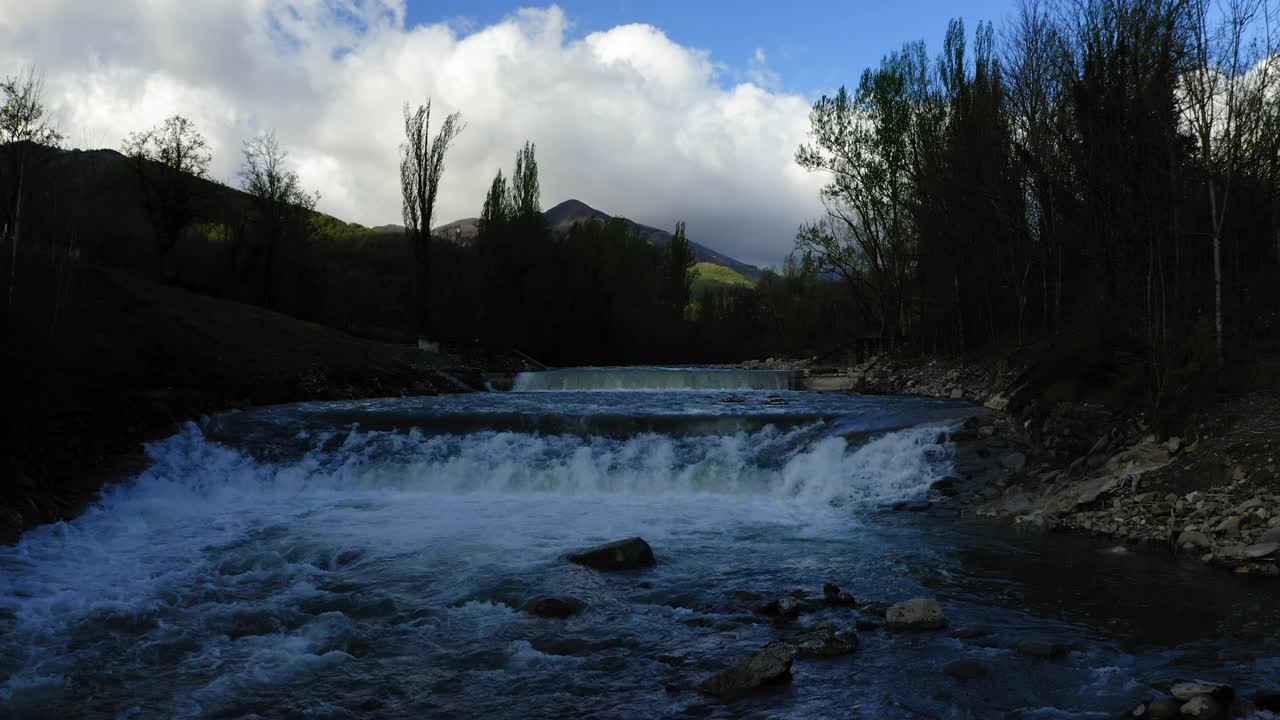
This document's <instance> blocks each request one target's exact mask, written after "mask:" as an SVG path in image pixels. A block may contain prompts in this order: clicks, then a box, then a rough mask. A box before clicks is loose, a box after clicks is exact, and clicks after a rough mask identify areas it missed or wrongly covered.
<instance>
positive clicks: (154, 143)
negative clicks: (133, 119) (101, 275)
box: [123, 115, 213, 257]
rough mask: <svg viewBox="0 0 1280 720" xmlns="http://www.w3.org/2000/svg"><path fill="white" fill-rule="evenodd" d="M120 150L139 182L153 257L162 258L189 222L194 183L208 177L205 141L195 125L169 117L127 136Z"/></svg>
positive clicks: (207, 151) (178, 117) (179, 116)
mask: <svg viewBox="0 0 1280 720" xmlns="http://www.w3.org/2000/svg"><path fill="white" fill-rule="evenodd" d="M123 150H124V154H125V155H127V156H128V157H129V158H131V159H132V160H133V161H134V168H135V169H136V170H137V172H138V177H139V179H140V180H141V182H142V186H143V193H144V197H145V199H146V204H147V208H148V210H149V211H150V213H151V219H152V224H153V225H154V226H155V229H156V237H157V239H158V241H159V242H158V243H157V254H158V255H160V256H161V257H163V256H164V255H166V254H167V253H168V252H169V250H171V249H172V248H173V246H174V245H175V244H176V243H177V242H178V236H179V234H180V233H181V232H182V228H183V227H185V226H186V225H187V223H188V222H190V221H191V217H192V214H193V211H192V208H191V200H192V195H193V189H194V185H195V182H194V181H196V180H200V179H204V178H206V177H208V173H209V163H210V162H211V161H212V159H213V156H212V155H211V154H210V153H209V142H208V141H207V140H205V137H204V135H202V134H200V132H199V131H198V130H197V129H196V126H195V123H193V122H191V121H190V120H188V119H187V118H185V117H183V116H181V115H173V116H171V117H169V118H168V119H166V120H165V121H164V122H163V123H161V124H160V125H157V126H156V127H153V128H151V129H150V130H144V131H142V132H132V133H129V136H128V137H126V138H125V140H124V147H123Z"/></svg>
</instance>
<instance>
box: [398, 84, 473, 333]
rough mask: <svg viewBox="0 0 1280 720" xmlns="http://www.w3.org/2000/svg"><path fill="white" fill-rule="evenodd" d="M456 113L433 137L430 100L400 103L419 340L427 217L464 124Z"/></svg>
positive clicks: (427, 276)
mask: <svg viewBox="0 0 1280 720" xmlns="http://www.w3.org/2000/svg"><path fill="white" fill-rule="evenodd" d="M461 118H462V115H461V114H460V113H456V112H455V113H451V114H449V115H448V116H446V117H445V119H444V122H443V123H441V124H440V129H439V130H438V131H437V132H436V136H435V138H434V139H432V138H431V137H430V131H431V100H430V99H428V100H427V103H426V104H425V105H419V106H418V108H417V109H416V110H413V111H410V109H409V105H408V103H405V106H404V135H405V142H404V143H403V144H402V145H401V146H400V193H401V197H402V200H403V203H402V208H403V214H404V225H405V233H406V234H407V235H408V236H409V242H410V243H411V244H412V246H413V259H414V295H415V298H414V317H415V323H416V325H417V331H418V338H419V343H421V342H423V341H424V339H425V338H426V337H428V333H429V332H430V330H431V220H432V217H433V215H434V214H435V206H436V194H437V193H439V191H440V180H441V178H442V177H443V176H444V156H445V153H447V152H448V151H449V145H450V144H451V143H452V142H453V141H454V139H456V138H457V137H458V134H459V133H461V132H462V130H463V128H464V127H465V126H464V125H463V124H462V122H461Z"/></svg>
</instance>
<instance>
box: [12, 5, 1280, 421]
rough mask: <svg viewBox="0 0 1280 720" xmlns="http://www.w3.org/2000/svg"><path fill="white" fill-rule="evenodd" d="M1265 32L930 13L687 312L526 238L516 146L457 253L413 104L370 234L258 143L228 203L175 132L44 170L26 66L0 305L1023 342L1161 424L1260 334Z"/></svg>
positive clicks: (1266, 12)
mask: <svg viewBox="0 0 1280 720" xmlns="http://www.w3.org/2000/svg"><path fill="white" fill-rule="evenodd" d="M1277 22H1280V17H1277V12H1276V8H1275V7H1274V3H1269V2H1266V1H1265V0H1230V1H1229V2H1226V3H1221V4H1219V3H1214V2H1210V0H1022V2H1021V3H1020V4H1017V5H1016V6H1012V7H1011V8H1010V15H1009V17H1008V18H1006V19H1005V20H1004V21H1003V22H1002V23H1000V24H998V25H997V24H994V23H989V22H984V23H979V24H977V26H976V27H974V28H972V32H970V31H969V29H967V28H966V26H965V24H964V23H963V22H962V21H960V20H954V21H952V22H951V24H950V25H949V27H948V28H947V31H946V35H945V41H944V42H943V45H942V47H941V48H937V49H932V50H931V49H930V48H927V47H926V46H925V44H924V43H923V42H922V41H911V42H907V43H905V44H904V45H902V47H901V48H900V49H899V50H896V51H893V52H891V53H889V54H888V55H886V56H885V57H884V58H883V60H882V61H881V63H880V64H879V65H878V66H877V67H872V68H867V69H865V70H864V71H863V72H862V74H861V77H860V78H859V79H858V81H857V83H856V84H852V85H850V86H848V87H842V88H840V89H838V90H836V91H834V92H832V93H830V94H828V95H824V96H822V97H820V98H819V99H817V100H816V101H815V102H814V104H813V106H812V111H811V114H810V133H809V137H808V139H807V140H806V141H805V142H804V143H803V144H801V145H800V146H799V147H798V148H797V151H796V162H797V163H798V164H799V165H800V166H801V167H803V168H805V169H808V170H810V171H813V172H815V173H820V174H821V176H822V177H823V178H825V179H826V181H827V184H826V185H825V187H824V188H823V190H822V200H823V203H824V205H825V207H826V210H827V212H826V214H825V216H823V217H820V218H813V219H811V220H810V221H809V222H807V223H805V224H804V225H802V226H801V227H800V228H799V230H798V232H797V235H796V237H795V239H794V249H793V251H792V253H791V255H790V256H789V257H788V259H787V260H786V262H785V263H784V264H783V265H782V267H780V268H775V269H771V270H769V271H767V272H765V274H764V276H763V277H762V278H761V279H760V281H759V282H757V283H755V285H754V287H752V286H742V285H716V284H712V285H710V286H707V285H705V284H704V285H703V289H702V290H700V291H699V292H694V290H693V287H694V281H695V277H696V274H697V273H696V271H695V270H694V269H693V257H692V254H691V253H690V251H689V246H688V240H687V233H686V229H685V228H684V226H683V224H682V223H678V224H676V227H675V237H676V240H674V241H672V242H671V243H669V244H667V245H661V246H659V245H656V244H653V243H651V242H649V241H648V240H647V239H646V238H645V237H643V236H642V235H640V234H638V233H636V232H634V231H630V230H628V228H627V226H626V225H625V224H624V223H622V222H620V221H609V222H602V221H591V222H584V223H581V224H579V225H577V226H575V227H573V228H571V229H569V230H568V231H565V232H557V231H554V230H553V229H552V228H550V227H549V226H548V224H547V223H546V221H545V218H544V217H543V215H542V198H541V193H540V189H539V183H538V161H539V158H537V156H536V152H535V145H534V144H533V143H532V142H530V143H527V144H526V145H525V147H524V148H522V149H521V150H520V151H519V152H518V153H517V156H516V159H515V163H514V166H513V168H512V169H511V172H510V175H509V176H504V175H503V174H502V172H501V171H499V172H498V174H497V176H496V177H495V179H494V182H493V185H492V187H491V188H490V190H489V192H488V193H487V196H486V197H485V198H483V199H482V198H477V205H479V206H481V207H482V208H483V209H482V212H481V216H480V223H479V231H478V234H477V235H476V236H475V237H474V238H473V239H470V240H468V241H466V242H458V241H455V240H452V239H447V238H439V237H432V236H431V232H430V230H429V229H430V228H432V227H433V222H434V221H436V220H438V218H436V217H434V215H435V213H434V204H435V196H436V193H437V191H438V189H439V188H440V187H441V185H442V184H447V183H448V182H449V176H448V173H447V167H448V150H449V147H450V145H451V144H452V143H454V142H455V141H457V140H458V138H459V137H465V124H464V122H463V119H462V117H461V116H460V115H459V114H453V115H449V116H448V117H446V118H444V119H443V121H441V122H438V123H437V124H436V127H434V128H433V127H432V118H431V112H430V107H431V106H430V101H429V100H428V101H427V102H426V103H424V104H422V105H418V106H414V107H411V106H409V105H406V106H405V108H404V117H405V126H404V127H405V134H404V137H403V138H402V139H401V141H402V143H401V147H400V150H401V168H400V170H401V173H400V179H401V188H402V191H403V207H404V228H405V229H404V231H403V232H387V231H383V230H374V229H370V228H364V227H361V226H358V225H353V224H348V223H344V222H342V221H339V220H337V219H334V218H331V217H328V216H326V215H324V214H322V213H319V212H317V211H316V209H315V208H316V203H317V200H318V196H317V195H316V194H315V193H311V192H308V191H307V190H306V189H304V188H303V187H302V182H301V180H300V178H299V176H298V174H297V173H296V172H295V171H293V170H291V169H290V164H289V162H288V153H287V152H286V150H285V149H284V145H283V142H282V141H281V140H278V139H277V138H276V136H275V134H274V133H271V132H268V133H264V134H263V135H261V136H259V137H257V138H255V139H254V140H252V141H250V142H248V143H246V144H245V146H244V148H243V149H242V154H243V163H242V166H241V170H240V172H239V174H238V177H237V184H238V185H239V187H238V188H232V187H229V186H228V185H226V184H223V183H219V182H215V181H213V180H211V179H209V178H208V173H207V169H208V166H209V162H210V154H209V153H210V150H209V147H208V143H207V142H206V141H205V139H204V138H203V136H202V135H201V134H200V132H199V130H198V128H196V127H195V126H194V124H193V123H191V122H190V121H189V120H187V119H186V118H184V117H183V116H181V115H175V116H173V117H172V118H170V119H169V120H168V121H166V122H165V123H164V124H162V125H160V126H158V127H156V128H153V129H150V130H140V131H139V132H137V133H134V134H132V135H130V136H129V137H128V138H125V139H124V141H123V143H122V146H121V153H119V154H117V153H114V152H110V151H77V152H58V151H56V150H55V148H58V147H60V146H62V145H64V144H65V137H64V136H63V134H62V133H60V132H58V130H57V129H56V128H55V127H54V126H53V125H52V124H51V122H50V121H49V118H48V115H47V114H46V112H45V108H44V106H43V104H42V99H41V84H40V77H39V74H38V72H37V71H35V70H30V69H29V70H27V71H25V72H23V73H20V74H18V75H16V76H13V77H10V78H8V79H7V80H6V82H5V83H4V85H3V92H4V106H3V113H2V115H0V144H2V145H3V146H2V147H0V189H3V195H4V197H3V199H4V202H3V203H2V207H0V227H2V228H3V229H4V238H5V243H6V245H7V246H8V247H7V252H6V253H4V255H5V257H4V258H3V260H0V263H2V264H3V268H2V269H3V275H4V277H5V281H4V282H5V286H6V294H7V304H6V307H7V310H6V315H7V317H8V319H9V320H10V321H14V322H18V321H20V322H22V323H26V324H30V325H32V326H33V327H36V328H37V329H38V330H39V331H40V332H54V331H56V325H57V321H56V318H57V313H58V308H59V307H60V303H62V302H63V299H64V298H65V296H66V294H67V293H70V292H72V291H73V289H74V281H73V278H74V272H75V266H76V265H77V264H79V263H84V262H92V263H101V264H105V265H109V266H114V267H123V268H126V269H128V270H130V271H133V272H137V273H140V274H143V275H145V276H147V277H150V278H153V279H157V280H160V281H162V282H166V283H170V284H174V285H179V286H182V287H186V288H189V289H192V290H196V291H198V292H202V293H206V294H210V295H214V296H217V297H223V298H228V299H234V300H238V301H241V302H248V303H252V304H255V305H260V306H263V307H267V308H272V309H275V310H279V311H281V312H284V313H288V314H290V315H294V316H296V317H298V318H301V319H304V320H309V321H313V322H318V323H322V324H325V325H330V326H332V327H337V328H340V329H343V330H346V331H348V332H351V333H353V334H357V335H362V336H366V337H373V338H379V339H387V340H397V341H405V342H407V341H411V340H412V338H413V337H415V336H417V337H423V338H429V339H431V340H434V341H440V342H443V343H444V344H445V345H446V346H452V347H462V348H468V347H483V348H490V349H492V348H510V349H516V350H519V351H520V352H522V353H525V354H527V355H529V356H532V357H535V358H538V359H539V360H541V361H542V362H544V363H546V364H553V365H568V364H605V363H618V364H622V363H638V362H686V363H687V362H730V361H737V360H743V359H748V358H764V357H817V358H819V359H820V360H823V361H830V362H835V363H840V362H851V361H852V360H853V359H857V356H858V355H859V354H860V351H861V350H862V349H865V348H868V347H870V348H875V349H894V350H897V351H900V352H907V353H916V354H923V355H927V354H935V355H942V356H950V357H958V358H970V357H974V356H977V355H982V354H990V353H998V352H1006V351H1008V350H1009V349H1010V348H1027V347H1039V348H1042V353H1043V357H1044V363H1045V365H1046V367H1048V368H1056V370H1046V371H1047V372H1052V371H1057V372H1068V371H1070V370H1071V369H1072V368H1077V369H1078V368H1082V367H1085V368H1094V367H1099V368H1102V370H1101V372H1103V373H1110V374H1111V375H1112V376H1123V377H1122V381H1123V382H1124V383H1127V384H1128V385H1130V386H1131V387H1130V388H1129V391H1130V393H1131V395H1132V396H1133V397H1135V398H1141V400H1142V401H1143V402H1145V403H1147V407H1148V409H1149V410H1150V411H1152V412H1154V413H1155V414H1157V415H1159V414H1163V413H1169V412H1176V411H1177V407H1176V405H1177V403H1178V402H1181V401H1182V400H1180V398H1187V397H1193V396H1195V394H1196V393H1197V392H1199V391H1205V392H1212V391H1213V390H1214V389H1220V388H1221V387H1222V386H1223V385H1224V383H1229V382H1232V381H1234V380H1233V379H1237V378H1240V377H1247V376H1248V375H1249V373H1250V372H1254V368H1253V364H1254V362H1255V360H1256V359H1257V358H1259V357H1264V356H1271V355H1274V354H1275V350H1276V347H1277V340H1280V336H1278V335H1277V333H1278V332H1280V328H1278V327H1277V322H1278V321H1280V317H1278V316H1277V313H1278V312H1280V283H1277V282H1276V281H1277V279H1278V277H1280V275H1278V271H1280V64H1278V63H1277V62H1276V57H1277V48H1278V42H1277V38H1278V37H1280V35H1278V33H1277V30H1276V25H1277ZM433 131H434V132H433ZM543 160H544V161H548V160H546V159H545V158H544V159H543ZM549 161H550V162H554V161H555V160H554V158H551V159H550V160H549ZM675 170H676V171H678V169H675ZM481 201H482V202H481ZM691 230H692V231H694V232H696V230H697V229H696V228H693V229H691Z"/></svg>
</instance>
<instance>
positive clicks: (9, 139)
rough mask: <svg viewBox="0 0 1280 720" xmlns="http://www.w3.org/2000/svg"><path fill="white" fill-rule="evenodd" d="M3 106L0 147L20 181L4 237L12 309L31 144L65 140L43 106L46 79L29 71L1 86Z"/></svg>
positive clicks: (48, 143) (9, 79)
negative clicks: (8, 246) (8, 257)
mask: <svg viewBox="0 0 1280 720" xmlns="http://www.w3.org/2000/svg"><path fill="white" fill-rule="evenodd" d="M0 93H3V95H4V104H3V105H2V106H0V145H6V146H9V147H8V150H9V156H10V158H9V159H10V164H11V165H12V169H13V173H14V175H15V176H16V177H17V182H16V184H15V192H14V196H13V202H12V205H11V218H10V222H9V223H8V224H6V227H5V229H4V232H3V233H0V235H3V236H4V238H5V239H6V240H8V242H9V245H10V261H9V289H8V303H9V305H10V306H11V307H12V305H13V293H14V287H15V286H16V285H17V277H18V242H19V239H20V236H21V230H22V200H23V197H24V193H25V191H26V188H25V187H24V184H25V180H26V174H27V159H28V151H29V150H30V148H31V145H32V144H35V145H46V146H51V147H57V146H59V145H61V144H62V141H63V140H64V139H65V138H64V136H63V135H62V133H60V132H58V130H57V129H56V128H55V127H54V125H53V123H52V121H51V119H50V118H49V116H48V112H47V111H46V109H45V106H44V76H43V75H42V74H40V73H39V72H38V71H37V70H36V69H35V68H34V67H28V68H27V69H25V70H23V71H22V72H21V73H19V74H18V75H15V76H10V77H6V78H5V79H4V81H3V82H0Z"/></svg>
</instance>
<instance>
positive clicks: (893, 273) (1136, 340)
mask: <svg viewBox="0 0 1280 720" xmlns="http://www.w3.org/2000/svg"><path fill="white" fill-rule="evenodd" d="M1276 10H1277V9H1276V8H1275V7H1272V4H1268V3H1266V2H1264V1H1263V0H1233V1H1232V2H1228V3H1222V4H1221V5H1219V4H1215V3H1211V2H1209V0H1064V1H1063V2H1051V1H1045V2H1037V1H1036V0H1027V1H1025V2H1023V3H1022V5H1021V6H1020V7H1018V8H1017V14H1016V16H1015V19H1014V20H1013V21H1012V22H1010V23H1008V24H1007V26H1006V27H1004V28H1002V29H1001V30H1000V31H997V29H996V28H995V27H994V26H992V25H990V24H980V25H979V26H978V27H977V29H976V32H975V33H974V34H973V35H972V37H970V36H968V35H967V33H966V31H965V28H964V26H963V24H962V23H961V22H960V21H953V22H952V23H951V26H950V27H949V28H948V31H947V34H946V40H945V43H944V46H943V48H942V51H941V52H940V53H938V54H937V55H935V56H932V57H931V56H930V55H929V54H928V52H927V51H926V48H925V47H924V45H923V44H922V43H909V44H907V45H904V46H903V48H902V49H901V50H899V51H896V52H893V53H890V54H889V55H888V56H886V57H885V58H884V60H883V61H882V63H881V64H880V66H879V67H877V68H873V69H868V70H867V71H866V72H865V73H864V74H863V76H862V79H861V82H860V83H859V84H858V86H857V88H856V89H854V90H852V91H848V90H845V89H841V90H840V91H839V92H838V93H836V94H835V95H834V96H830V97H823V98H822V99H821V100H820V101H819V102H818V103H817V104H816V105H815V106H814V108H813V112H812V115H811V124H812V139H811V142H810V143H808V144H806V145H805V146H804V147H802V148H801V149H800V151H799V153H798V155H797V160H798V162H799V163H800V164H801V165H803V166H805V167H807V168H810V169H813V170H820V171H825V172H828V173H830V175H831V177H832V180H831V182H830V183H829V184H828V185H827V186H826V187H825V188H824V190H823V199H824V200H825V202H826V204H827V207H828V211H829V212H828V217H827V218H825V219H824V220H823V221H821V222H818V223H815V224H813V225H812V226H809V227H806V228H805V229H804V230H803V231H802V232H801V233H800V235H799V237H798V239H797V250H798V251H799V252H801V253H803V254H804V255H805V256H806V257H808V258H809V259H810V260H811V261H812V262H813V263H815V264H816V265H817V266H818V267H819V268H820V269H821V270H822V271H824V272H827V273H831V274H833V275H836V276H839V277H841V278H842V280H843V281H844V282H845V286H846V288H847V289H848V291H849V297H850V298H851V301H852V302H853V303H854V304H855V305H856V307H857V308H858V312H859V316H860V317H862V318H864V319H866V320H869V321H870V322H871V324H872V326H873V327H874V328H875V332H876V333H877V334H878V335H880V336H881V337H883V338H885V339H886V340H887V341H891V342H896V343H900V344H906V345H908V346H910V347H914V348H916V349H919V350H922V351H926V352H940V353H968V352H972V351H974V350H977V349H981V348H984V347H989V346H991V345H992V344H994V343H1004V342H1014V343H1017V344H1023V343H1026V342H1029V341H1031V340H1033V339H1037V338H1048V337H1055V338H1058V340H1057V342H1058V343H1059V345H1060V346H1062V347H1063V348H1064V349H1066V350H1064V352H1063V353H1062V354H1061V355H1059V358H1060V359H1062V361H1063V362H1064V363H1079V362H1081V361H1083V360H1085V358H1084V357H1083V356H1082V355H1080V354H1078V353H1075V352H1074V351H1071V350H1070V347H1071V344H1072V340H1071V338H1076V339H1077V341H1078V343H1079V344H1082V345H1087V346H1088V353H1089V354H1093V355H1095V356H1101V355H1106V356H1108V359H1107V360H1105V361H1104V364H1105V363H1114V362H1115V358H1116V357H1128V358H1130V360H1131V362H1130V365H1131V367H1132V375H1133V377H1132V378H1131V379H1132V381H1133V382H1135V383H1137V384H1140V385H1142V390H1143V392H1144V393H1145V395H1146V398H1147V400H1148V401H1149V402H1150V403H1151V409H1152V410H1155V411H1157V412H1162V411H1163V410H1165V409H1167V405H1168V403H1169V402H1170V401H1171V399H1172V398H1173V397H1174V395H1175V394H1178V393H1180V392H1181V391H1184V390H1188V389H1190V388H1192V387H1193V386H1195V385H1197V384H1199V383H1203V382H1206V381H1212V380H1213V379H1214V376H1217V375H1218V373H1217V372H1215V371H1216V370H1219V369H1221V368H1222V367H1227V366H1230V364H1232V363H1233V362H1240V361H1243V360H1245V359H1247V358H1249V357H1251V356H1253V355H1254V354H1255V353H1256V352H1258V351H1259V349H1261V348H1263V347H1265V346H1266V345H1267V344H1269V343H1274V342H1275V340H1276V333H1277V329H1278V328H1277V309H1278V308H1280V283H1277V280H1280V265H1278V261H1280V61H1278V59H1277V57H1276V43H1275V37H1274V36H1272V35H1270V33H1271V32H1274V28H1275V23H1276V21H1277V16H1276ZM1080 369H1081V368H1080V367H1078V366H1077V367H1074V368H1073V367H1067V366H1064V367H1062V368H1058V369H1057V371H1058V372H1061V373H1062V374H1065V375H1070V374H1071V373H1072V372H1073V371H1077V372H1078V371H1079V370H1080Z"/></svg>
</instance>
